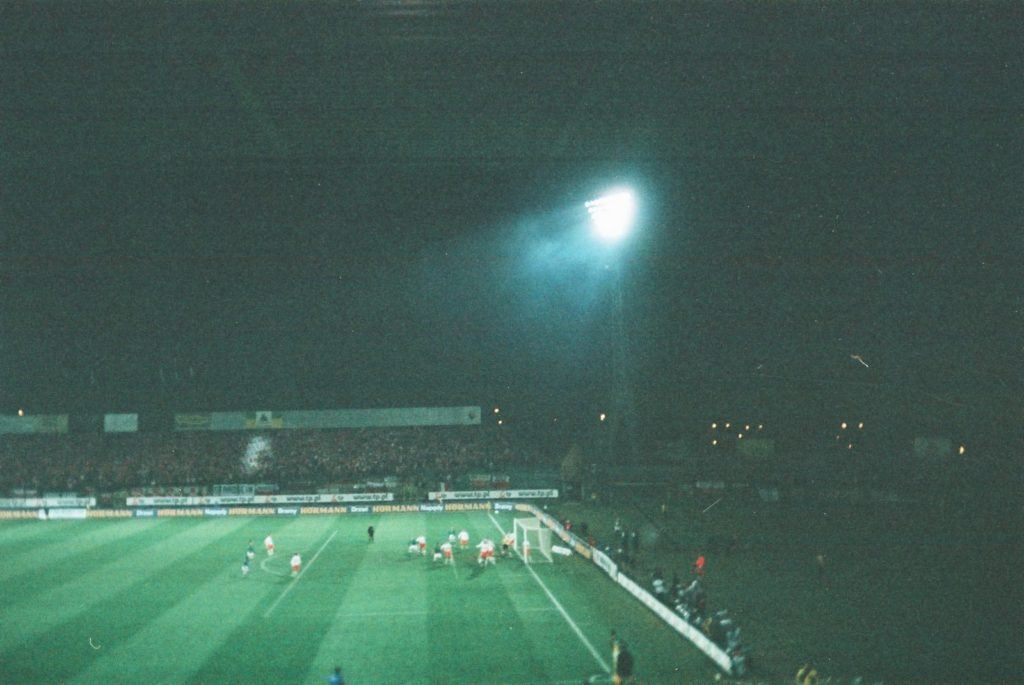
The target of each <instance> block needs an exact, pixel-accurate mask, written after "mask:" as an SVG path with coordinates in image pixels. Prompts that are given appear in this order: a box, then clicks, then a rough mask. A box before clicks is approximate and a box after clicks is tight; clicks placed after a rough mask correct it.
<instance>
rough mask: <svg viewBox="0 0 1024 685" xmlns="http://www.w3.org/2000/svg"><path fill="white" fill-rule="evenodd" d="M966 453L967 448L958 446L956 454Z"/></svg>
mask: <svg viewBox="0 0 1024 685" xmlns="http://www.w3.org/2000/svg"><path fill="white" fill-rule="evenodd" d="M966 453H967V448H966V447H964V446H963V445H960V449H958V450H957V454H966Z"/></svg>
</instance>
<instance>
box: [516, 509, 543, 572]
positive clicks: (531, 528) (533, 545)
mask: <svg viewBox="0 0 1024 685" xmlns="http://www.w3.org/2000/svg"><path fill="white" fill-rule="evenodd" d="M513 530H514V534H515V538H516V542H515V545H516V551H517V552H519V555H520V556H521V557H523V560H524V561H527V562H528V563H532V562H537V561H546V562H550V561H553V559H552V556H551V530H550V529H549V528H548V527H547V526H545V525H544V524H543V523H541V522H540V519H538V518H517V519H515V527H514V529H513ZM527 550H528V551H527Z"/></svg>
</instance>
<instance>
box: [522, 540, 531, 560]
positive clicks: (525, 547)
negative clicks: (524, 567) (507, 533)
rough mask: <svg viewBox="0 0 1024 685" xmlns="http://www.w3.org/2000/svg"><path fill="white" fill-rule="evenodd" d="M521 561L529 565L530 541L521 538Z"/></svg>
mask: <svg viewBox="0 0 1024 685" xmlns="http://www.w3.org/2000/svg"><path fill="white" fill-rule="evenodd" d="M523 561H525V562H526V563H527V564H529V563H530V541H529V540H527V539H526V538H523Z"/></svg>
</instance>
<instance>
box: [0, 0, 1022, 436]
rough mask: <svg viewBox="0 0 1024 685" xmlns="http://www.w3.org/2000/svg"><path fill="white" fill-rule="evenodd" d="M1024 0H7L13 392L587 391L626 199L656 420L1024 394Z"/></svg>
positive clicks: (136, 405)
mask: <svg viewBox="0 0 1024 685" xmlns="http://www.w3.org/2000/svg"><path fill="white" fill-rule="evenodd" d="M1021 18H1022V14H1021V12H1020V7H1019V5H1018V4H1016V3H959V4H952V3H917V4H910V3H898V4H897V3H874V4H868V5H861V6H857V7H855V6H853V5H847V4H843V3H827V4H809V3H799V4H794V3H785V4H779V3H747V4H744V3H718V2H715V3H700V4H690V3H687V4H675V3H653V4H650V5H644V6H637V5H625V4H622V3H610V4H606V5H600V6H591V5H589V4H587V5H584V4H549V3H543V4H532V3H527V4H516V5H515V6H514V8H510V6H508V5H506V4H501V3H458V4H448V3H420V2H395V3H386V4H383V3H364V4H361V5H342V6H336V5H331V4H321V3H272V4H265V5H235V4H228V5H224V4H221V3H216V4H213V3H210V4H196V3H189V4H157V3H141V4H138V5H134V6H133V5H131V4H129V3H123V2H118V3H112V4H102V3H93V2H86V3H59V4H54V3H45V4H44V3H4V4H3V6H2V7H0V279H2V280H0V285H2V288H3V294H2V299H0V327H2V330H0V402H2V410H3V411H5V412H10V411H12V410H13V409H14V408H16V407H20V406H25V407H28V408H29V409H30V410H33V411H72V412H74V411H90V412H92V413H100V412H103V411H111V410H140V409H141V410H146V409H153V408H185V407H187V408H195V409H200V408H208V409H247V408H250V409H251V408H257V407H272V408H297V407H336V406H412V405H436V404H490V403H491V402H500V403H503V404H505V405H507V406H511V407H518V408H519V410H520V411H522V412H526V411H527V407H534V408H544V409H550V410H551V411H555V408H564V409H565V410H566V411H569V412H571V411H573V410H574V409H577V408H579V409H580V410H581V411H582V408H586V409H587V410H590V409H592V408H595V407H599V406H601V405H602V402H603V399H602V398H603V397H604V396H605V393H606V392H607V386H608V378H609V373H608V361H607V358H608V350H609V349H610V345H611V339H610V327H609V325H608V321H609V319H608V315H609V311H610V310H609V303H610V302H611V297H612V294H613V289H612V281H611V278H610V276H609V274H610V273H611V272H610V271H608V270H605V269H604V268H603V267H604V265H605V263H607V262H608V260H609V259H611V258H612V256H611V255H610V254H602V253H600V252H599V251H598V250H597V249H596V248H595V247H594V246H593V245H592V244H591V243H590V242H588V241H587V240H585V239H584V238H583V231H584V230H585V224H586V214H585V210H584V209H583V207H582V203H583V202H584V201H585V200H587V199H589V198H590V197H593V196H594V195H595V194H597V193H599V192H601V191H602V190H603V189H604V188H606V187H608V186H611V185H616V184H620V183H628V184H632V186H633V187H634V188H635V189H636V191H637V193H638V196H639V197H640V201H641V203H642V213H641V221H640V223H639V225H638V227H637V228H638V232H637V234H635V236H634V238H633V239H632V240H631V241H630V243H629V244H627V245H624V246H623V248H622V250H621V252H620V253H619V254H618V255H617V256H615V257H614V258H615V259H618V260H619V261H620V262H621V267H622V270H623V274H624V295H625V298H626V303H627V310H628V312H629V328H630V330H631V331H632V332H633V335H634V338H633V342H634V349H635V352H636V360H637V376H638V385H639V387H640V393H639V400H640V404H641V408H642V409H643V411H644V414H645V415H647V416H650V417H652V419H656V420H659V421H660V420H663V419H665V418H668V417H670V416H677V415H678V413H679V412H684V413H686V412H689V413H696V414H700V413H707V412H708V411H713V410H709V409H708V407H713V408H715V409H719V408H720V409H722V410H728V409H729V407H730V403H735V405H736V406H739V407H745V406H754V407H755V408H757V407H762V408H767V407H770V406H771V405H773V404H775V403H777V402H776V401H775V400H774V399H773V397H772V395H771V392H772V390H771V388H772V387H774V386H773V385H772V384H773V383H775V382H776V381H777V380H778V379H803V380H805V381H806V380H810V381H813V382H814V383H818V384H823V385H825V386H828V387H829V388H832V389H833V390H834V392H835V393H837V394H838V395H843V394H844V393H846V392H848V390H849V388H851V387H856V388H859V389H860V390H863V388H864V387H878V388H883V389H885V390H886V392H887V394H886V397H888V398H890V399H889V400H887V401H893V400H892V399H891V398H893V397H895V398H898V399H897V401H903V402H907V403H914V402H916V401H917V400H916V399H914V398H915V397H922V396H926V395H927V396H931V394H932V393H935V394H938V395H940V396H941V397H943V398H947V399H952V400H954V401H955V402H962V403H964V404H966V405H976V404H977V403H978V402H986V401H991V402H993V403H994V404H1000V405H1001V404H1004V403H1005V402H1006V401H1007V400H1009V401H1011V402H1016V403H1017V406H1018V407H1019V397H1020V390H1021V385H1022V384H1021V378H1022V373H1021V356H1022V348H1021V339H1022V337H1021V333H1022V329H1024V327H1022V325H1021V319H1022V314H1024V297H1022V294H1021V293H1022V288H1021V282H1022V278H1021V273H1022V270H1021V268H1020V258H1021V256H1022V253H1024V249H1022V236H1024V232H1022V231H1024V200H1022V193H1021V188H1022V186H1024V173H1022V169H1024V162H1022V160H1024V154H1022V153H1024V149H1022V148H1024V143H1022V141H1024V77H1022V74H1024V47H1022V46H1024V37H1022V35H1021V31H1020V26H1021V25H1022V23H1021ZM851 354H861V355H863V357H864V359H865V360H868V362H869V363H870V364H871V368H870V369H865V368H863V367H862V366H860V365H859V364H858V363H857V362H855V361H853V360H851V359H850V355H851ZM161 378H162V380H161ZM785 382H789V381H788V380H786V381H785ZM765 393H768V395H767V396H766V395H765ZM677 407H678V409H677ZM816 409H817V408H816V407H811V406H808V407H799V406H793V407H792V410H793V411H795V412H800V411H808V412H811V411H815V410H816ZM1018 413H1019V412H1018Z"/></svg>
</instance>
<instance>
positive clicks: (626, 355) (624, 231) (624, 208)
mask: <svg viewBox="0 0 1024 685" xmlns="http://www.w3.org/2000/svg"><path fill="white" fill-rule="evenodd" d="M586 207H587V212H589V214H590V221H591V229H592V230H593V233H594V235H595V236H596V237H597V239H598V240H600V241H601V242H603V243H605V244H606V245H614V244H617V243H620V242H621V241H622V240H623V239H624V238H626V236H628V235H629V232H630V230H631V229H632V228H633V221H634V219H635V217H636V198H635V197H634V196H633V193H632V192H631V191H629V190H619V191H615V192H612V193H609V194H607V195H604V196H602V197H600V198H598V199H596V200H591V201H590V202H588V203H586ZM608 266H610V267H611V271H612V277H613V279H614V281H615V292H614V295H613V297H614V301H613V302H612V320H611V321H610V322H609V323H610V324H611V326H612V331H611V334H612V350H611V352H612V360H611V362H612V369H611V370H612V388H611V395H612V397H611V404H612V414H611V416H610V417H609V418H610V421H609V422H608V429H607V430H608V453H607V457H606V458H607V463H606V466H607V467H612V466H613V465H614V464H621V463H628V464H635V463H636V461H637V447H638V445H637V441H636V436H635V432H636V401H635V398H634V393H633V383H632V374H631V373H630V368H631V364H632V358H631V355H630V349H629V348H630V344H629V343H630V340H629V333H628V330H627V327H626V321H625V307H624V303H623V296H622V270H621V268H620V265H619V260H617V259H613V260H611V263H610V264H609V265H608Z"/></svg>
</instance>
